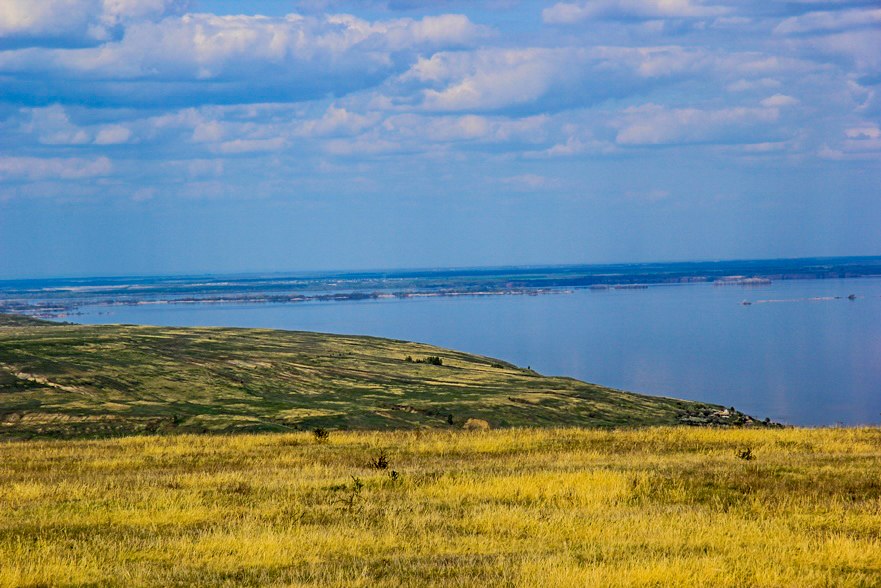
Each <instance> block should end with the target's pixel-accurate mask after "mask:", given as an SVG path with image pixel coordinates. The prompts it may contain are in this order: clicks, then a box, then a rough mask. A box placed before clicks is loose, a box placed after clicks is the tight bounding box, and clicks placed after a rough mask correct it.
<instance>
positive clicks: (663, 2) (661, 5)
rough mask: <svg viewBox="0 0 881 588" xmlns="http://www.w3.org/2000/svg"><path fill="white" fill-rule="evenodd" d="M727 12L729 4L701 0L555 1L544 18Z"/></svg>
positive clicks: (556, 21) (560, 20) (659, 16)
mask: <svg viewBox="0 0 881 588" xmlns="http://www.w3.org/2000/svg"><path fill="white" fill-rule="evenodd" d="M728 12H730V9H729V8H728V7H725V6H713V5H708V4H707V3H705V2H702V1H700V0H587V1H586V2H560V3H558V4H554V5H553V6H551V7H550V8H545V9H544V10H543V11H542V19H543V20H544V21H545V22H546V23H549V24H572V23H576V22H579V21H583V20H588V19H594V18H610V19H628V18H637V19H662V18H706V17H714V16H720V15H723V14H727V13H728Z"/></svg>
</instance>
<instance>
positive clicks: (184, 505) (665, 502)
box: [0, 427, 881, 588]
mask: <svg viewBox="0 0 881 588" xmlns="http://www.w3.org/2000/svg"><path fill="white" fill-rule="evenodd" d="M746 449H750V455H751V456H752V457H753V459H751V460H746V459H742V456H744V454H745V450H746ZM382 453H384V455H385V456H386V457H387V460H388V465H387V467H386V468H385V469H377V468H375V467H373V465H371V462H375V461H377V458H378V457H379V455H380V454H382ZM392 472H394V473H392ZM0 509H2V512H3V516H2V518H0V562H2V563H0V586H50V585H51V586H146V585H152V586H232V585H245V586H247V585H250V586H258V585H260V586H408V585H444V586H487V585H492V586H723V587H724V586H731V587H735V586H736V587H742V586H767V587H784V586H791V587H800V588H801V587H813V586H879V585H881V430H879V429H815V430H799V429H726V430H721V429H706V428H686V427H677V428H646V429H638V430H615V431H602V430H585V429H523V430H518V429H514V430H504V431H502V430H499V431H489V432H475V433H468V432H463V431H452V430H416V431H413V430H411V431H391V432H365V431H352V432H333V433H331V435H330V438H329V439H328V440H327V441H325V442H319V441H317V440H316V439H315V438H314V437H313V435H312V434H310V433H307V432H302V433H283V434H243V435H235V436H230V435H166V436H136V437H128V438H123V439H105V440H99V441H83V440H79V441H57V440H56V441H24V442H6V443H2V444H0Z"/></svg>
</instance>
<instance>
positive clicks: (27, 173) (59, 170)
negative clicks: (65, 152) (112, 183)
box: [0, 157, 113, 181]
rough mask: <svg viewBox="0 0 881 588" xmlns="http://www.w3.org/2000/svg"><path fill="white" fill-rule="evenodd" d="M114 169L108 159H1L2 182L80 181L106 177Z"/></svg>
mask: <svg viewBox="0 0 881 588" xmlns="http://www.w3.org/2000/svg"><path fill="white" fill-rule="evenodd" d="M112 167H113V166H112V164H111V162H110V160H109V159H107V158H106V157H98V158H95V159H83V158H78V157H68V158H58V157H53V158H39V157H0V180H5V181H8V180H29V181H39V180H78V179H83V178H94V177H97V176H106V175H108V174H109V173H110V172H111V169H112Z"/></svg>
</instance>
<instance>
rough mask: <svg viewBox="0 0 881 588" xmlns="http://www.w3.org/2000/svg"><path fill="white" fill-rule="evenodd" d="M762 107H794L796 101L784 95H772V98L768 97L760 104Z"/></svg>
mask: <svg viewBox="0 0 881 588" xmlns="http://www.w3.org/2000/svg"><path fill="white" fill-rule="evenodd" d="M761 104H762V106H764V107H765V108H780V107H782V106H795V105H796V104H798V99H797V98H793V97H792V96H787V95H785V94H774V95H773V96H768V97H767V98H765V99H764V100H762V102H761Z"/></svg>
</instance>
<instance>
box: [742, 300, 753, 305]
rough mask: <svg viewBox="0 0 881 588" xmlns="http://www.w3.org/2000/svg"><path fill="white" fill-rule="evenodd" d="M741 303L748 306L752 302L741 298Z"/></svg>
mask: <svg viewBox="0 0 881 588" xmlns="http://www.w3.org/2000/svg"><path fill="white" fill-rule="evenodd" d="M741 304H742V305H744V306H749V305H751V304H752V302H750V301H749V300H743V301H741Z"/></svg>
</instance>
